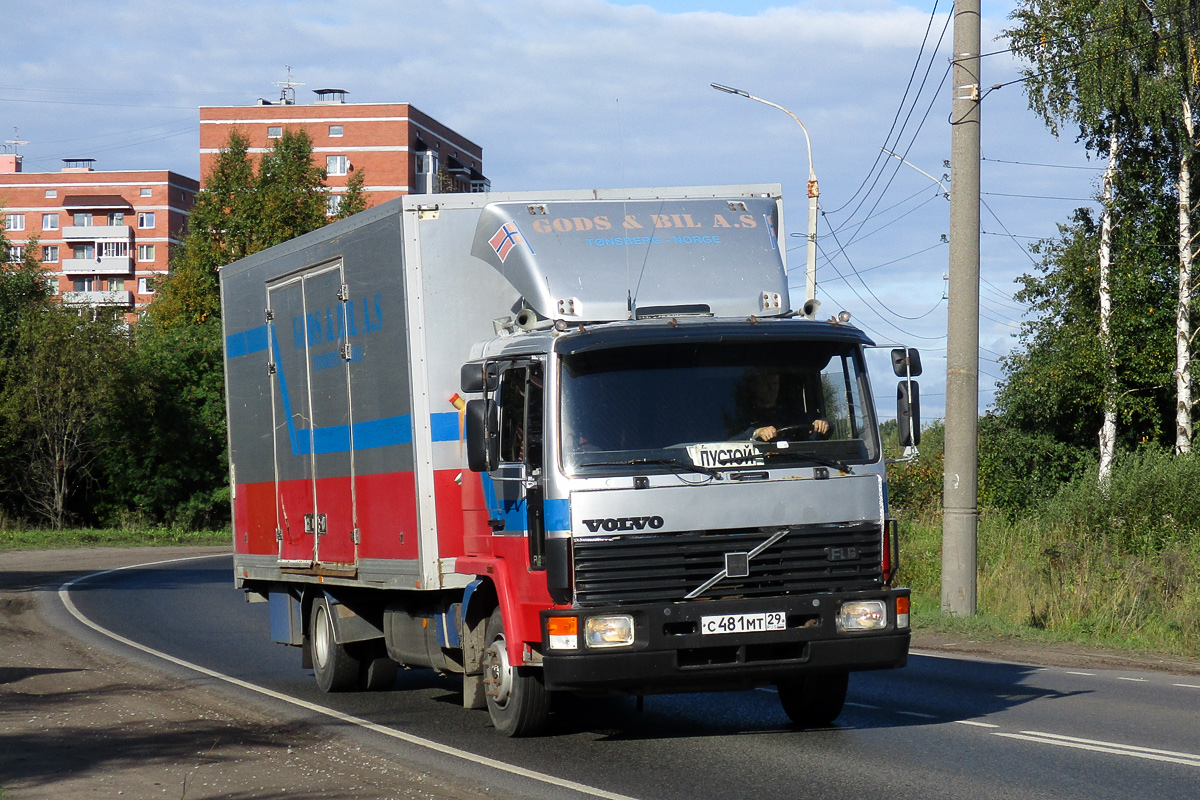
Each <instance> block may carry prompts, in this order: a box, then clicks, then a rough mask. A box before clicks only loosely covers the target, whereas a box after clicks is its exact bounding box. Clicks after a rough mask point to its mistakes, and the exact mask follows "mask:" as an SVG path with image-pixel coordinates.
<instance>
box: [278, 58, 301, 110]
mask: <svg viewBox="0 0 1200 800" xmlns="http://www.w3.org/2000/svg"><path fill="white" fill-rule="evenodd" d="M284 68H285V69H286V70H287V74H288V76H287V80H286V81H273V82H272V83H273V84H274V85H275V86H278V87H279V104H280V105H283V106H294V105H296V87H297V86H303V85H304V84H303V83H299V82H298V81H294V80H292V67H291V65H290V64H284Z"/></svg>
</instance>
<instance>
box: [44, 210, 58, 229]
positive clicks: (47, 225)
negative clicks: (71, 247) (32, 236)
mask: <svg viewBox="0 0 1200 800" xmlns="http://www.w3.org/2000/svg"><path fill="white" fill-rule="evenodd" d="M42 230H44V231H56V230H58V214H42Z"/></svg>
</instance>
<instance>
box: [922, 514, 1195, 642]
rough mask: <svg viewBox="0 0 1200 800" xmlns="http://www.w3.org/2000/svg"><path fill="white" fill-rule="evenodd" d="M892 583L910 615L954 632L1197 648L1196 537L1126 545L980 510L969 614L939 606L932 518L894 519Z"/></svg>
mask: <svg viewBox="0 0 1200 800" xmlns="http://www.w3.org/2000/svg"><path fill="white" fill-rule="evenodd" d="M901 530H902V537H903V539H902V542H901V548H900V553H901V558H902V559H903V561H902V563H901V575H900V580H901V583H903V584H905V585H907V586H909V587H910V588H911V589H912V591H913V625H914V627H915V628H918V629H919V628H922V627H924V628H928V629H932V630H938V631H942V632H946V633H952V634H956V635H971V636H978V637H981V638H996V637H1011V638H1018V639H1024V640H1029V641H1044V642H1059V643H1063V642H1067V643H1080V644H1088V645H1093V646H1094V645H1102V646H1105V647H1110V648H1116V649H1123V650H1135V651H1142V652H1155V653H1162V654H1167V655H1174V656H1183V657H1189V658H1195V657H1200V572H1198V570H1197V564H1200V542H1198V541H1197V540H1195V539H1193V540H1192V541H1178V540H1177V541H1172V542H1169V543H1165V544H1164V545H1163V546H1162V548H1161V549H1160V550H1157V551H1144V550H1143V551H1142V552H1131V550H1130V548H1128V547H1127V546H1126V544H1125V543H1124V542H1123V541H1122V540H1121V538H1120V537H1118V536H1113V535H1108V534H1106V533H1105V532H1104V531H1097V530H1095V529H1093V530H1092V531H1090V533H1089V535H1087V536H1080V535H1078V532H1077V531H1075V530H1074V529H1073V528H1072V527H1068V526H1062V525H1056V524H1054V523H1053V521H1051V520H1049V519H1043V518H1042V517H1029V518H1023V519H1019V520H1009V519H1007V518H1005V517H1004V516H1002V515H988V514H984V515H983V516H981V517H980V520H979V529H978V541H979V559H978V563H979V575H978V594H977V597H978V601H977V610H978V614H977V615H976V617H974V618H972V619H961V618H955V617H952V616H949V615H946V614H943V613H942V612H941V610H940V606H941V603H940V595H941V546H942V528H941V520H940V519H937V518H934V519H929V518H923V519H912V520H908V521H907V522H906V523H905V524H904V525H903V526H902V529H901Z"/></svg>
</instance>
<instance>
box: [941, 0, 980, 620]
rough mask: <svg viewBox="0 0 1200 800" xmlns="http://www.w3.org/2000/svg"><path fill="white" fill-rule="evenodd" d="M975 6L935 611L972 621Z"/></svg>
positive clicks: (960, 44) (953, 226)
mask: <svg viewBox="0 0 1200 800" xmlns="http://www.w3.org/2000/svg"><path fill="white" fill-rule="evenodd" d="M979 3H980V0H956V2H955V4H954V58H953V73H952V81H951V85H952V87H953V91H954V99H953V103H952V105H951V111H950V122H951V129H950V131H951V134H950V135H951V139H950V174H951V176H952V179H953V180H952V183H951V189H950V301H949V304H948V310H947V330H946V466H945V474H944V481H945V483H944V486H943V491H942V496H943V506H944V515H943V518H942V610H943V611H946V612H948V613H950V614H954V615H955V616H962V617H969V616H974V614H975V598H976V569H977V568H976V562H977V555H978V539H977V536H978V523H979V507H978V506H979V491H978V489H979V487H978V474H979V446H978V445H979V100H980V87H981V86H982V80H981V76H980V74H979V69H980V63H979V44H980V42H979V40H980V25H979V17H980V9H979Z"/></svg>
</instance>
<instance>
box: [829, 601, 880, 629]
mask: <svg viewBox="0 0 1200 800" xmlns="http://www.w3.org/2000/svg"><path fill="white" fill-rule="evenodd" d="M887 624H888V619H887V604H886V603H885V602H884V601H882V600H854V601H851V602H849V603H842V608H841V610H840V611H838V616H837V628H838V630H839V631H841V632H843V633H844V632H846V631H878V630H882V629H883V628H886V627H887Z"/></svg>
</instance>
